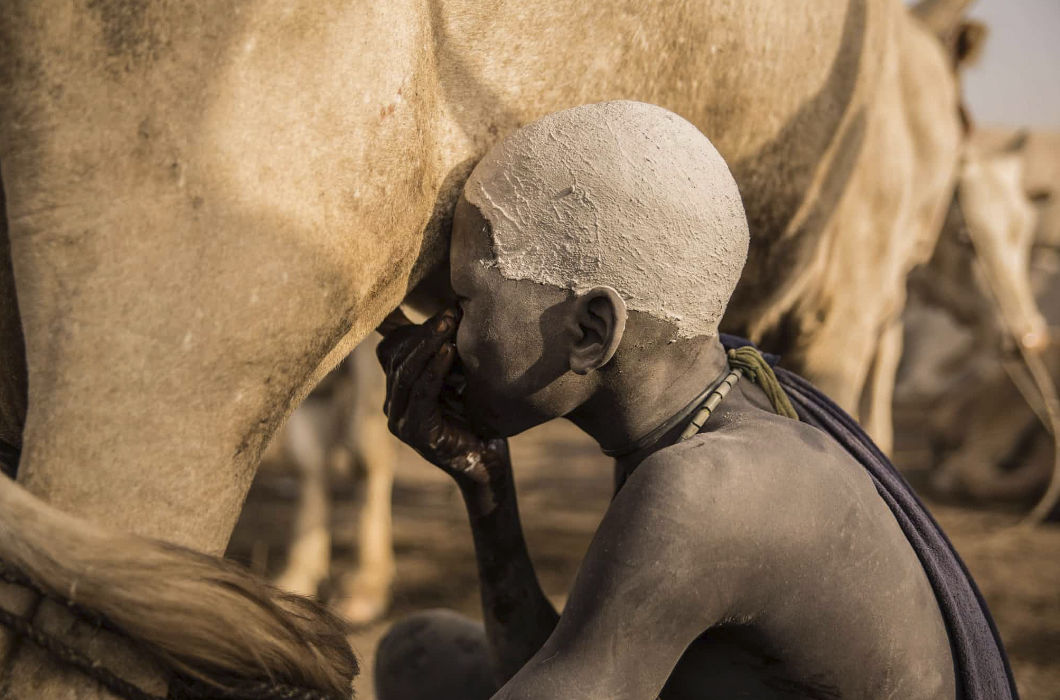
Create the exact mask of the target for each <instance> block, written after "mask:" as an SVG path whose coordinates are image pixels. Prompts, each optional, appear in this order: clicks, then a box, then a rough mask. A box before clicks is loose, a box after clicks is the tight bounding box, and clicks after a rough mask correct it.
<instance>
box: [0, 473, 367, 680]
mask: <svg viewBox="0 0 1060 700" xmlns="http://www.w3.org/2000/svg"><path fill="white" fill-rule="evenodd" d="M0 561H2V563H3V564H4V565H5V566H6V567H9V568H11V569H14V570H15V571H17V572H19V573H20V574H21V575H22V576H23V577H24V578H26V579H29V580H30V581H31V582H32V583H33V584H34V585H35V586H36V587H38V588H39V589H41V590H42V591H43V592H44V593H46V594H48V595H50V596H54V597H56V598H58V599H61V600H64V601H69V602H71V603H74V604H76V605H77V606H79V607H80V608H81V609H84V610H87V611H89V612H92V613H95V614H98V615H100V616H101V617H102V618H104V619H105V620H107V621H108V622H109V623H110V624H111V625H113V626H114V627H116V628H117V629H118V630H119V631H120V632H121V633H123V634H125V635H127V636H128V637H130V638H131V639H133V640H135V641H136V643H137V644H139V645H145V646H146V647H147V649H148V650H149V651H150V652H151V654H152V655H153V656H154V657H155V658H157V659H159V660H161V661H162V662H163V663H165V664H167V665H169V666H170V667H171V668H172V669H173V670H174V671H177V672H179V673H181V674H182V675H184V676H186V677H190V678H193V679H196V680H198V681H200V682H206V683H215V684H218V685H227V684H229V683H231V682H232V680H231V679H233V678H237V679H255V680H270V681H273V682H276V683H283V684H285V685H291V686H298V687H302V688H311V689H315V690H318V691H321V692H324V693H327V694H328V695H330V696H334V697H350V695H351V692H352V691H351V682H352V680H353V677H354V676H355V675H356V674H357V661H356V658H355V657H354V655H353V652H352V650H351V649H350V646H349V643H348V641H347V639H346V634H347V631H348V630H347V626H346V625H345V624H344V623H342V622H341V621H340V620H339V619H338V618H337V617H335V616H334V615H332V614H331V613H329V612H328V611H327V610H326V609H324V608H323V607H322V606H321V605H319V604H317V603H316V602H314V601H312V600H310V599H307V598H302V597H299V596H293V595H290V594H287V593H284V592H282V591H280V590H279V589H277V588H274V587H272V586H270V585H268V584H267V583H265V582H264V581H262V580H261V579H259V578H258V577H256V576H254V575H252V574H250V573H249V572H248V571H246V570H245V569H243V568H242V567H240V566H238V565H236V564H234V563H231V562H227V561H225V560H223V559H220V558H217V557H211V556H207V555H204V554H200V553H198V552H195V551H192V550H190V549H186V548H184V547H178V546H176V545H171V544H167V543H164V542H161V541H157V540H151V539H147V538H144V537H138V536H134V535H131V534H126V533H119V532H114V531H108V530H105V529H103V528H100V527H96V526H94V525H91V524H90V523H88V522H85V521H83V520H80V519H78V518H75V517H72V516H70V515H67V514H65V513H62V512H60V511H59V510H57V509H55V508H53V507H51V506H49V505H48V504H46V503H44V502H43V501H41V500H40V499H38V498H36V497H34V496H33V495H31V494H30V493H29V492H27V491H26V490H25V489H23V488H22V487H21V486H19V485H18V484H16V483H15V482H14V481H12V480H11V479H9V478H7V477H6V476H0Z"/></svg>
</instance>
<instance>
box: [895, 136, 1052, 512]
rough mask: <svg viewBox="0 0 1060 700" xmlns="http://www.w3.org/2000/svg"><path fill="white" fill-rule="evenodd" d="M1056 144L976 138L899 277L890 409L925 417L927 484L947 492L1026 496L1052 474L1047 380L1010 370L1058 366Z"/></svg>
mask: <svg viewBox="0 0 1060 700" xmlns="http://www.w3.org/2000/svg"><path fill="white" fill-rule="evenodd" d="M1057 145H1060V140H1057V139H1056V138H1055V136H1054V135H1052V134H1048V133H1041V132H1039V133H1034V134H1028V133H1027V132H1023V131H1021V132H1016V133H1012V132H1011V131H1009V130H980V131H977V132H976V133H975V134H974V135H973V137H972V139H971V140H970V142H969V145H968V147H967V149H966V153H965V156H964V159H963V160H964V162H963V165H962V166H961V174H960V177H959V185H958V190H957V195H956V196H955V198H954V201H953V204H952V206H951V209H950V212H949V215H948V216H947V220H946V224H945V226H944V227H943V231H942V234H941V236H940V238H939V242H938V246H937V248H936V250H935V253H934V254H933V256H932V259H931V261H930V262H929V263H928V264H927V265H926V266H925V267H924V268H923V269H921V270H917V271H915V272H914V273H913V274H912V275H911V276H910V279H909V294H910V299H911V302H910V304H909V306H908V308H907V310H906V317H907V325H908V329H907V336H908V343H907V346H908V347H909V350H910V352H909V353H908V356H906V357H904V358H903V360H902V371H901V373H900V386H899V390H898V391H897V396H898V410H899V411H905V410H909V411H914V412H917V413H925V415H926V417H927V420H926V422H925V423H923V424H922V426H921V427H922V428H924V432H925V433H926V438H927V440H928V442H929V444H931V445H932V451H933V453H934V454H933V459H934V460H935V461H936V462H937V464H936V465H934V467H933V472H932V486H933V487H934V489H935V490H936V491H937V492H939V493H941V494H944V495H947V496H950V497H953V496H958V495H959V496H965V497H971V498H973V499H976V500H983V501H995V500H1027V499H1028V498H1029V497H1032V496H1034V495H1035V494H1040V493H1041V491H1042V490H1043V488H1044V487H1045V484H1046V483H1047V482H1048V481H1049V475H1050V474H1051V473H1052V472H1053V471H1054V461H1055V459H1054V449H1053V447H1052V439H1051V438H1049V436H1048V433H1051V432H1053V430H1054V426H1053V425H1052V424H1051V423H1052V421H1053V420H1056V416H1050V411H1049V403H1050V402H1051V401H1055V398H1054V397H1055V388H1054V385H1053V379H1052V378H1051V377H1049V376H1048V374H1045V373H1042V376H1039V375H1038V374H1037V373H1035V372H1033V371H1032V372H1028V369H1027V368H1024V367H1022V364H1023V362H1024V361H1025V360H1026V359H1030V360H1031V362H1032V363H1036V362H1037V361H1044V363H1045V364H1048V366H1049V367H1050V368H1055V367H1056V366H1057V361H1058V360H1060V357H1057V354H1056V348H1055V346H1054V345H1053V339H1052V337H1051V335H1052V334H1051V333H1050V323H1049V322H1050V320H1051V321H1052V322H1053V323H1054V324H1055V323H1056V320H1057V319H1056V310H1057V309H1058V308H1060V304H1058V303H1057V300H1058V299H1060V297H1058V296H1057V295H1058V290H1060V286H1058V280H1057V276H1056V265H1057V262H1056V252H1055V251H1056V241H1057V240H1058V238H1057V236H1058V235H1060V231H1058V230H1057V228H1056V223H1057V220H1056V219H1055V217H1051V216H1050V212H1051V211H1053V210H1054V209H1055V205H1053V204H1052V202H1051V201H1050V200H1051V192H1050V190H1049V189H1048V188H1049V187H1051V185H1052V177H1053V176H1054V175H1055V173H1056V168H1057V166H1058V165H1060V158H1057V155H1058V154H1060V150H1058V149H1057ZM1050 168H1051V170H1050ZM1035 358H1037V360H1036V359H1035ZM1030 369H1031V370H1034V369H1035V367H1034V366H1032V367H1031V368H1030ZM1036 383H1044V386H1037V385H1036ZM1043 397H1044V399H1045V400H1043ZM1053 505H1055V504H1050V503H1049V501H1048V500H1046V501H1043V502H1042V505H1041V506H1040V507H1039V508H1038V509H1037V510H1038V511H1040V512H1038V513H1037V515H1038V516H1044V515H1047V514H1048V512H1049V511H1050V510H1051V509H1052V506H1053ZM1036 512H1037V511H1036Z"/></svg>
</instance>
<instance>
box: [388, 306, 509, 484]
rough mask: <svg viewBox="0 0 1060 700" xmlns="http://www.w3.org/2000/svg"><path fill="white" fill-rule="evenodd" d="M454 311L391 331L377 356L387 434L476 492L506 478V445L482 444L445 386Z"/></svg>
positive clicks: (497, 442)
mask: <svg viewBox="0 0 1060 700" xmlns="http://www.w3.org/2000/svg"><path fill="white" fill-rule="evenodd" d="M457 322H458V312H457V311H456V310H454V309H446V310H444V311H442V312H441V313H439V314H437V315H436V316H434V317H432V318H431V319H429V320H428V321H427V322H426V323H424V324H422V325H419V326H417V325H413V324H408V325H403V326H400V327H398V328H396V329H395V330H392V331H390V332H389V333H387V334H386V336H385V337H384V338H383V340H382V342H380V343H379V347H378V349H377V350H376V354H377V356H378V357H379V362H380V364H382V365H383V371H385V372H386V402H385V403H384V405H383V411H384V412H385V413H386V415H387V417H388V418H389V427H390V432H392V433H393V434H394V435H396V436H397V437H398V438H399V439H400V440H401V441H402V442H404V443H405V444H407V445H409V446H410V447H412V448H413V449H414V450H416V451H417V452H419V453H420V454H421V455H422V456H423V457H424V459H426V460H427V461H428V462H430V463H432V464H434V465H435V466H437V467H440V468H441V469H442V470H443V471H445V472H446V473H447V474H449V475H450V476H452V477H453V478H454V479H456V481H457V483H458V484H460V486H461V487H462V488H465V489H466V488H468V487H471V488H473V489H476V490H481V489H482V487H487V488H486V489H485V490H486V491H489V490H491V489H489V488H488V487H490V486H492V485H493V484H494V483H495V482H496V481H497V480H498V479H503V478H504V477H506V476H507V473H508V471H509V469H510V465H509V462H508V443H507V441H506V440H503V439H497V440H484V439H482V438H481V437H479V436H478V435H477V434H476V433H475V431H474V429H473V428H472V427H471V426H469V425H468V423H467V421H466V419H465V418H464V415H463V411H462V409H461V405H460V402H459V395H458V393H457V391H456V390H455V389H454V388H453V387H452V386H451V384H449V383H447V382H446V379H447V378H448V377H449V375H450V370H451V369H452V368H453V363H454V361H455V360H456V346H455V345H454V344H453V338H454V337H455V335H456V326H457Z"/></svg>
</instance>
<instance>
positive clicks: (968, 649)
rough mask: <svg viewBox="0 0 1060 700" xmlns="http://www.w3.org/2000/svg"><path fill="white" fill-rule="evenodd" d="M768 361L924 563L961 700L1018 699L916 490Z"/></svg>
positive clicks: (971, 591)
mask: <svg viewBox="0 0 1060 700" xmlns="http://www.w3.org/2000/svg"><path fill="white" fill-rule="evenodd" d="M721 342H722V345H724V346H725V349H726V350H727V351H732V350H737V349H738V348H742V347H753V346H752V344H751V343H750V342H749V341H747V340H744V339H742V338H737V337H735V336H729V335H725V334H722V336H721ZM731 357H732V355H730V358H731ZM763 357H764V358H765V359H766V361H767V362H768V363H769V364H770V365H771V366H773V373H774V374H775V375H776V378H777V381H778V383H779V386H780V387H782V388H783V390H784V393H786V394H787V396H788V399H789V400H790V402H791V405H792V406H793V408H794V410H795V413H796V414H797V415H798V418H799V420H801V421H802V422H804V423H807V424H809V425H812V426H814V427H815V428H817V429H819V430H821V431H823V432H825V433H827V434H828V435H830V436H832V438H833V439H835V441H836V442H838V443H839V444H840V445H841V446H842V447H843V449H845V450H846V451H847V452H848V453H849V454H850V455H851V456H852V457H853V458H854V459H855V460H857V461H858V462H859V463H860V464H861V466H862V467H864V468H865V471H867V472H868V473H869V476H870V477H871V478H872V482H873V484H875V486H876V491H877V492H878V493H879V494H880V497H881V498H882V499H883V500H884V502H885V503H886V504H887V506H888V507H889V508H890V509H891V513H893V514H894V517H895V520H897V521H898V525H899V526H900V527H901V529H902V532H903V533H904V534H905V537H906V539H907V540H908V541H909V543H910V544H911V545H912V547H913V550H914V551H915V552H916V555H917V557H918V558H919V559H920V563H921V565H922V566H923V567H924V571H925V572H926V573H927V577H928V580H929V581H930V582H931V587H932V589H933V590H934V592H935V598H936V600H937V601H938V604H939V609H940V610H941V612H942V618H943V621H944V622H945V624H946V630H947V632H948V634H949V638H950V647H951V649H952V653H953V662H954V673H955V675H956V681H957V697H958V698H959V699H961V700H1017V698H1018V694H1017V691H1016V684H1015V681H1014V680H1013V677H1012V669H1011V668H1010V667H1009V662H1008V657H1007V656H1006V655H1005V648H1004V646H1003V645H1002V643H1001V637H1000V636H999V635H998V632H997V627H996V626H995V625H994V620H993V618H992V617H991V616H990V611H989V609H987V606H986V601H985V600H983V596H982V594H981V593H980V592H979V589H978V588H977V587H976V585H975V581H973V580H972V576H971V574H970V573H969V572H968V569H967V567H965V565H964V562H963V561H961V558H960V556H959V555H958V554H957V551H956V550H955V549H954V548H953V545H952V544H951V543H950V541H949V539H948V538H947V537H946V534H945V533H944V532H943V531H942V528H940V527H939V525H938V523H937V522H935V519H934V518H933V517H932V516H931V514H930V513H929V512H928V510H927V508H926V507H925V506H924V504H923V503H922V502H921V500H920V499H919V498H918V497H917V495H916V493H915V492H914V491H913V489H912V487H911V486H910V485H909V484H908V483H907V482H906V480H905V478H904V477H902V475H901V474H900V473H899V472H898V470H897V469H896V468H895V467H894V465H892V464H891V462H890V460H888V459H887V457H886V456H885V455H884V454H883V453H882V452H880V449H879V448H878V447H876V445H875V444H874V443H873V442H872V439H871V438H869V436H868V435H867V434H866V433H865V431H864V430H862V429H861V427H860V426H859V425H858V424H857V422H856V421H855V420H854V419H853V418H851V417H850V416H849V415H848V414H847V413H846V412H845V411H843V409H841V408H839V406H837V405H836V404H835V403H833V402H832V400H831V399H829V398H828V397H827V396H825V395H824V394H823V393H821V392H820V391H818V390H817V389H816V388H815V387H814V386H813V385H812V384H811V383H810V382H808V381H807V380H805V379H803V378H802V377H800V376H799V375H797V374H795V373H794V372H790V371H788V370H785V369H784V368H782V367H776V366H775V365H776V362H777V359H778V358H777V357H776V356H774V355H769V354H763ZM730 362H731V361H730Z"/></svg>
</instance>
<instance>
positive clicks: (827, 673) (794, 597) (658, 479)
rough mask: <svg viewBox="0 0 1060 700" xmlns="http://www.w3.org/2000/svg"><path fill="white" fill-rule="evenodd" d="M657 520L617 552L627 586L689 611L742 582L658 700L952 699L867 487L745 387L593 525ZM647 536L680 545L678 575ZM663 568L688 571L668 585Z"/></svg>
mask: <svg viewBox="0 0 1060 700" xmlns="http://www.w3.org/2000/svg"><path fill="white" fill-rule="evenodd" d="M660 510H661V511H663V512H666V513H668V515H669V517H662V518H660V517H657V516H656V517H654V518H653V527H654V528H655V533H654V534H653V536H652V538H651V540H650V541H649V542H646V543H645V544H648V545H649V546H647V547H645V549H644V551H642V552H639V553H636V554H631V552H630V551H629V549H628V548H627V549H626V551H625V552H624V556H626V557H628V559H627V561H628V563H629V564H630V566H631V567H633V569H634V570H635V572H636V573H635V574H634V576H639V577H641V580H640V581H635V582H631V584H630V585H632V586H633V587H638V586H641V585H643V586H644V588H645V590H649V589H652V588H654V589H655V590H656V591H660V588H659V587H665V586H667V585H669V583H670V582H671V581H679V582H681V585H687V586H690V587H692V589H693V590H692V592H691V596H692V597H691V600H694V599H695V597H696V596H703V597H704V598H705V599H710V598H711V597H712V596H713V595H714V591H711V590H709V585H710V584H709V583H708V582H711V581H717V578H718V576H719V570H720V569H724V568H725V567H731V568H732V571H733V575H735V576H746V577H747V580H748V584H747V585H746V586H740V585H735V586H733V590H737V591H739V592H740V593H739V595H738V596H736V597H732V598H731V599H729V600H726V601H725V606H726V607H727V608H728V612H727V614H726V615H724V616H723V617H724V619H725V620H726V621H725V622H723V623H722V624H718V625H715V626H713V627H712V628H711V629H709V630H704V632H703V634H702V635H701V636H700V637H699V638H698V639H697V640H696V641H695V642H694V643H693V644H692V645H691V646H690V647H689V649H688V650H687V652H686V653H685V655H684V656H683V657H682V660H681V662H680V663H679V664H678V666H677V668H676V669H675V672H674V674H673V675H672V677H671V678H670V681H669V682H668V683H667V686H666V691H665V692H664V693H663V698H681V697H702V693H703V689H704V688H711V689H714V690H713V691H712V692H714V693H716V696H717V697H821V698H831V697H901V698H911V699H912V698H937V697H952V696H953V695H954V688H953V675H952V673H949V672H948V671H949V669H951V668H952V665H953V663H952V660H951V657H950V649H949V643H948V639H947V635H946V629H945V626H944V623H943V620H942V617H941V615H940V613H939V609H938V605H937V603H936V601H935V596H934V593H933V591H932V589H931V585H930V583H929V581H928V580H927V577H926V576H925V574H924V571H923V568H922V567H921V565H920V562H919V560H918V559H917V556H916V554H915V552H914V551H913V549H912V547H911V546H910V545H909V543H908V541H907V540H906V538H905V536H904V535H903V533H902V532H901V530H900V529H899V527H898V524H897V522H896V521H895V519H894V516H893V515H892V514H891V512H890V510H889V509H888V508H887V505H886V504H885V503H884V502H883V500H882V499H881V498H880V496H879V495H878V493H877V491H876V488H875V486H874V485H873V483H872V481H871V479H870V478H869V476H868V475H867V474H866V473H865V471H864V469H863V467H861V465H859V464H858V463H857V462H855V461H854V460H853V459H852V458H851V457H850V455H848V454H847V453H846V451H845V450H843V449H842V448H841V447H840V446H839V445H838V444H836V443H835V441H834V440H832V439H831V438H830V437H828V436H826V435H824V434H823V433H821V432H820V431H818V430H817V429H815V428H813V427H811V426H808V425H806V424H804V423H800V422H798V421H795V420H791V419H788V418H783V417H780V416H777V415H776V414H775V413H773V412H772V409H771V408H770V407H769V405H768V403H767V401H766V398H765V396H764V395H763V394H762V393H761V391H760V390H759V389H758V388H757V387H755V386H754V385H751V384H750V383H749V382H743V383H741V384H740V385H738V386H737V388H736V389H734V390H733V392H732V393H730V395H729V396H728V397H727V398H726V400H725V402H724V403H723V404H722V407H721V408H719V409H718V410H717V411H716V412H715V414H714V415H713V416H712V417H711V420H710V423H709V424H708V431H707V432H705V433H701V434H699V435H696V436H694V437H692V438H690V439H688V440H686V441H684V442H680V443H678V444H676V445H674V446H672V447H668V448H665V449H663V450H660V451H659V452H656V453H655V454H654V455H652V457H650V458H649V459H648V460H645V462H643V463H642V464H641V465H640V466H639V467H638V468H637V470H636V471H635V472H634V473H633V474H632V475H631V476H630V478H629V479H628V480H627V482H626V484H625V485H624V486H623V488H622V493H620V495H619V497H617V498H616V499H615V502H614V504H613V505H612V508H611V509H609V512H608V515H607V516H606V517H607V518H609V519H616V520H622V521H625V522H626V523H630V522H632V523H634V524H635V523H636V518H637V515H636V514H635V513H645V514H647V513H651V512H655V513H658V512H659V511H660ZM634 526H635V525H634ZM655 538H659V539H667V538H670V539H673V540H675V541H679V542H681V543H682V544H681V547H680V548H679V549H678V550H677V551H674V554H675V555H678V556H680V560H679V562H669V561H666V559H665V557H661V556H660V552H661V551H667V550H666V549H665V548H664V549H662V550H660V549H659V548H658V547H653V546H651V544H652V541H654V540H655ZM680 550H683V551H680ZM671 566H673V567H678V568H679V567H681V566H687V567H689V568H690V569H691V571H689V572H687V573H681V574H678V575H677V576H673V574H672V571H671V570H670V567H671ZM664 576H665V577H668V578H669V579H670V581H666V582H664V581H660V580H659V579H660V578H661V577H664ZM704 589H707V590H704ZM663 594H664V593H662V592H659V593H657V595H663ZM665 595H670V596H674V595H676V596H678V597H680V598H686V597H687V596H689V593H682V592H677V593H675V592H673V591H666V592H665ZM627 600H628V601H629V605H630V606H638V605H651V599H650V598H649V599H648V600H647V601H638V600H636V599H635V598H632V597H631V598H627ZM711 605H712V604H711V603H706V605H705V607H708V608H709V607H711ZM568 614H573V615H577V612H575V611H572V610H571V609H570V608H569V607H568V610H566V611H565V615H568ZM695 614H696V613H695V612H694V611H692V610H689V611H688V615H689V616H694V615H695ZM866 659H869V660H872V664H871V665H866V661H865V660H866ZM943 671H947V672H943ZM806 679H812V680H810V681H807V680H806Z"/></svg>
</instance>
